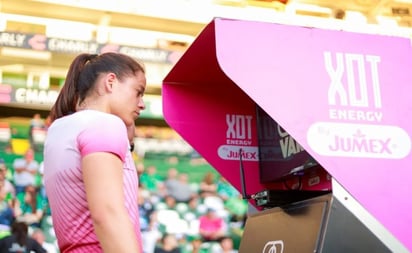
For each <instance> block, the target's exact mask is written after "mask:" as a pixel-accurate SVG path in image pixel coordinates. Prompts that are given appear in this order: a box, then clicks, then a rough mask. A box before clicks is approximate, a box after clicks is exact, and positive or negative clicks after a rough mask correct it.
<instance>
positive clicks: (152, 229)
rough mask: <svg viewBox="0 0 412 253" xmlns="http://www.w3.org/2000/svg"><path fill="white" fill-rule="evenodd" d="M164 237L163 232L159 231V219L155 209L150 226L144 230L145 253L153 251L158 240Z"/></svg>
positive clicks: (143, 243)
mask: <svg viewBox="0 0 412 253" xmlns="http://www.w3.org/2000/svg"><path fill="white" fill-rule="evenodd" d="M161 238H162V233H161V232H160V231H159V223H158V220H157V211H156V210H155V211H153V212H152V213H151V215H150V221H149V226H148V228H147V229H146V230H143V231H142V245H143V253H153V252H154V249H155V247H156V243H157V242H158V240H160V239H161Z"/></svg>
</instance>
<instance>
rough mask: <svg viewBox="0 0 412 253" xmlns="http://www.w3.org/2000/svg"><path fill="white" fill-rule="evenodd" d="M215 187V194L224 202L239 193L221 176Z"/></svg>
mask: <svg viewBox="0 0 412 253" xmlns="http://www.w3.org/2000/svg"><path fill="white" fill-rule="evenodd" d="M216 185H217V187H216V188H217V189H216V192H217V194H218V195H219V197H221V198H222V199H223V200H225V201H226V200H228V199H229V198H232V197H237V196H238V195H239V191H238V190H237V189H236V188H235V187H233V185H232V184H230V183H229V182H228V181H227V180H226V179H225V178H224V177H222V176H220V177H219V180H218V181H217V183H216Z"/></svg>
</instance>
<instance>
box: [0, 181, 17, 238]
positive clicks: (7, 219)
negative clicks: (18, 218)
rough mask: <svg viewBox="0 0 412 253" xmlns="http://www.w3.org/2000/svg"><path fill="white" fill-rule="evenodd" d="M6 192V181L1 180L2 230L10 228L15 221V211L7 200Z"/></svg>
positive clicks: (0, 209) (0, 218)
mask: <svg viewBox="0 0 412 253" xmlns="http://www.w3.org/2000/svg"><path fill="white" fill-rule="evenodd" d="M6 194H7V193H6V190H5V189H4V182H0V230H2V231H4V230H7V229H9V228H10V225H11V224H12V223H13V221H14V212H13V209H12V208H11V206H10V204H9V202H8V201H7V200H6Z"/></svg>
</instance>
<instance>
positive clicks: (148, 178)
mask: <svg viewBox="0 0 412 253" xmlns="http://www.w3.org/2000/svg"><path fill="white" fill-rule="evenodd" d="M162 182H163V180H162V177H161V176H160V175H159V174H157V169H156V166H154V165H150V166H148V167H146V168H145V171H144V172H143V173H142V174H141V175H140V184H141V185H142V186H144V187H145V188H146V189H147V190H149V191H150V192H156V191H157V190H158V186H159V184H160V183H162Z"/></svg>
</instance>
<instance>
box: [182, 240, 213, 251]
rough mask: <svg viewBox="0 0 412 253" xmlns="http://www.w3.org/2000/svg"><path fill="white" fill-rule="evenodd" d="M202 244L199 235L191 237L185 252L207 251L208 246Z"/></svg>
mask: <svg viewBox="0 0 412 253" xmlns="http://www.w3.org/2000/svg"><path fill="white" fill-rule="evenodd" d="M202 244H203V241H202V239H201V238H200V237H196V238H193V239H192V240H191V241H190V245H189V247H188V250H186V252H185V253H209V248H208V247H203V245H202Z"/></svg>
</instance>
